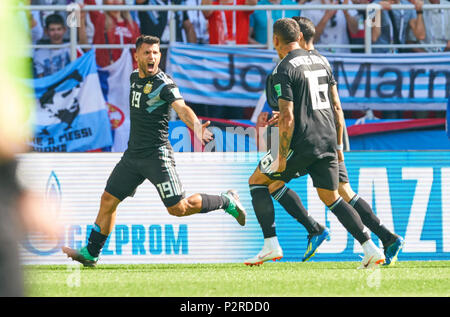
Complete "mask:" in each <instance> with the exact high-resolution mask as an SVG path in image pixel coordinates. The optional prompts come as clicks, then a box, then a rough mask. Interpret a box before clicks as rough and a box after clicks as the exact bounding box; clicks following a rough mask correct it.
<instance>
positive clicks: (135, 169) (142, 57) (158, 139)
mask: <svg viewBox="0 0 450 317" xmlns="http://www.w3.org/2000/svg"><path fill="white" fill-rule="evenodd" d="M159 45H160V40H159V38H157V37H153V36H148V35H142V36H140V37H139V38H138V39H137V41H136V53H135V58H136V61H137V63H138V69H136V70H135V71H133V73H132V74H131V77H130V83H131V91H130V120H131V128H130V139H129V141H128V149H127V150H126V151H125V153H124V154H123V156H122V158H121V159H120V161H119V163H118V164H117V165H116V167H115V168H114V170H113V171H112V173H111V175H110V176H109V179H108V181H107V183H106V188H105V191H104V192H103V194H102V197H101V201H100V210H99V212H98V215H97V219H96V220H95V224H94V229H93V230H92V231H91V234H90V236H89V240H88V241H89V242H88V245H87V246H85V247H83V248H81V249H80V250H73V249H71V248H68V247H63V248H62V250H63V252H64V253H66V254H67V256H68V257H70V258H72V259H73V260H75V261H78V262H80V263H82V264H83V265H84V266H95V265H96V263H97V261H98V256H99V254H100V252H101V250H102V248H103V246H104V244H105V242H106V239H107V238H108V236H109V234H110V233H111V231H112V229H113V227H114V223H115V218H116V209H117V206H118V205H119V204H120V202H122V201H123V200H124V199H125V198H126V197H128V196H133V195H134V193H135V191H136V188H137V187H138V186H139V185H140V184H142V182H143V181H144V180H145V179H148V180H149V181H150V182H152V184H153V185H154V186H155V187H156V188H157V190H158V193H159V195H160V197H161V200H162V202H163V203H164V205H165V206H166V208H167V211H168V212H169V214H171V215H173V216H177V217H184V216H190V215H193V214H197V213H207V212H210V211H213V210H218V209H223V210H225V212H227V213H229V214H230V215H232V216H233V217H234V218H236V220H237V222H238V223H239V224H240V225H241V226H244V225H245V220H246V212H245V210H244V208H243V206H242V204H241V203H240V201H239V196H238V195H237V192H236V191H234V190H228V191H227V192H226V193H222V194H221V195H208V194H194V195H192V196H190V197H188V198H185V192H184V189H183V186H182V184H181V182H180V179H179V177H178V174H177V172H176V170H175V161H174V155H173V149H172V147H171V145H170V142H169V140H168V123H169V111H170V107H172V108H173V109H175V111H176V112H177V114H178V116H179V117H180V119H181V120H182V121H183V122H184V123H185V124H186V125H187V126H188V127H189V128H190V129H192V130H193V131H194V134H195V136H196V137H197V138H198V139H199V140H201V142H202V144H205V143H208V142H209V141H211V140H212V139H213V134H212V133H211V132H210V131H209V130H208V129H207V126H208V125H209V124H210V122H209V121H208V122H206V123H204V124H203V125H202V124H201V123H200V121H199V120H198V118H197V116H196V115H195V113H194V112H193V111H192V109H191V108H190V107H188V106H187V105H186V104H185V102H184V100H183V98H182V97H181V95H180V92H179V91H178V88H177V86H176V85H175V83H174V82H173V80H172V79H171V78H170V77H169V76H168V75H166V74H165V73H164V72H162V71H161V70H160V69H159V67H158V66H159V62H160V60H161V52H160V47H159Z"/></svg>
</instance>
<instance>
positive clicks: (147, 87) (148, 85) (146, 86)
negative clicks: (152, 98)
mask: <svg viewBox="0 0 450 317" xmlns="http://www.w3.org/2000/svg"><path fill="white" fill-rule="evenodd" d="M152 87H153V85H152V83H147V85H145V87H144V94H149V93H150V91H152Z"/></svg>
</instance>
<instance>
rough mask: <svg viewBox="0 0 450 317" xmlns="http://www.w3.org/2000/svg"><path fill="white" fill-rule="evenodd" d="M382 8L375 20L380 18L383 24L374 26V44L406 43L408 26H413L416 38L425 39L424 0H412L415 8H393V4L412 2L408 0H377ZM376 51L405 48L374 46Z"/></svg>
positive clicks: (399, 50) (394, 50) (401, 50)
mask: <svg viewBox="0 0 450 317" xmlns="http://www.w3.org/2000/svg"><path fill="white" fill-rule="evenodd" d="M374 3H378V4H379V5H380V6H381V7H382V10H381V11H378V12H377V15H378V16H377V17H376V18H375V21H376V20H377V19H379V18H380V15H381V26H380V27H377V26H376V25H374V27H372V42H373V43H374V44H405V42H406V31H407V28H408V27H409V28H411V31H412V32H413V34H414V36H415V37H416V39H418V40H419V41H423V40H424V39H425V24H424V21H423V11H422V6H423V1H422V0H412V3H413V4H414V5H415V9H416V10H415V11H414V10H391V5H392V4H410V2H409V1H407V0H388V1H385V0H381V1H380V0H376V1H374ZM372 51H373V52H374V53H388V52H392V53H395V52H403V51H405V50H403V49H389V48H374V49H373V50H372Z"/></svg>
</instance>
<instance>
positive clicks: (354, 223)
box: [328, 197, 370, 245]
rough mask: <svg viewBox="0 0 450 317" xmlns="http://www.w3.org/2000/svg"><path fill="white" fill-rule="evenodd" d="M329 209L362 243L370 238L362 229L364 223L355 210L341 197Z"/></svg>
mask: <svg viewBox="0 0 450 317" xmlns="http://www.w3.org/2000/svg"><path fill="white" fill-rule="evenodd" d="M328 208H330V210H331V211H332V212H333V213H334V214H335V215H336V217H337V218H338V220H339V222H340V223H342V225H343V226H344V227H345V229H347V231H348V232H350V234H351V235H352V236H353V237H354V238H355V239H356V240H358V242H359V243H360V244H361V245H362V244H363V243H364V242H366V241H367V240H369V239H370V237H369V234H368V233H367V232H365V231H364V225H363V223H362V221H361V218H360V217H359V215H358V213H357V212H356V210H355V209H354V208H353V207H352V206H350V205H349V204H348V203H346V202H345V200H343V199H342V197H339V199H338V200H336V201H335V202H334V203H333V204H332V205H331V206H328Z"/></svg>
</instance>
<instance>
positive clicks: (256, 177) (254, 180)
mask: <svg viewBox="0 0 450 317" xmlns="http://www.w3.org/2000/svg"><path fill="white" fill-rule="evenodd" d="M261 175H262V174H261V172H259V170H258V169H257V170H255V171H254V172H253V174H252V175H251V176H250V177H249V178H248V184H249V185H258V184H262V183H263V180H262V177H261Z"/></svg>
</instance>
